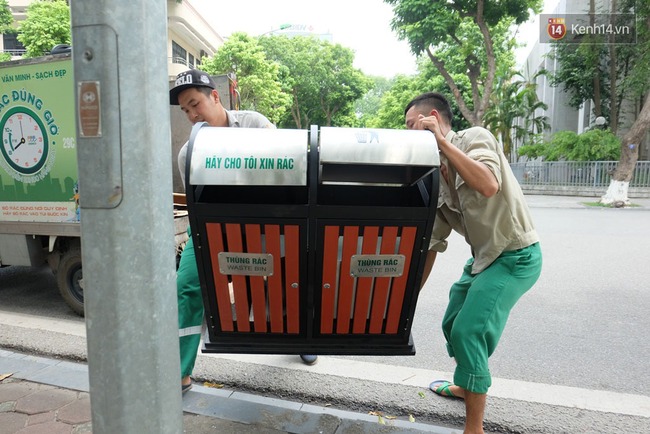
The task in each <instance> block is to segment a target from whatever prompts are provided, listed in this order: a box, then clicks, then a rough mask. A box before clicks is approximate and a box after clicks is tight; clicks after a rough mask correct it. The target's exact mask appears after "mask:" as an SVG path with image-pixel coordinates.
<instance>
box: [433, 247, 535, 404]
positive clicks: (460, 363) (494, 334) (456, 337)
mask: <svg viewBox="0 0 650 434" xmlns="http://www.w3.org/2000/svg"><path fill="white" fill-rule="evenodd" d="M473 262H474V260H473V258H472V259H470V260H469V261H468V262H467V263H466V264H465V267H464V269H463V275H462V276H461V278H460V280H458V281H457V282H456V283H454V284H453V285H452V287H451V289H450V291H449V305H448V306H447V311H446V312H445V316H444V317H443V320H442V331H443V333H444V336H445V339H446V340H447V352H448V353H449V355H450V356H451V357H454V358H455V359H456V370H455V372H454V384H456V385H458V386H460V387H462V388H463V389H465V390H468V391H470V392H474V393H487V391H488V388H489V387H490V385H491V384H492V377H491V376H490V371H489V369H488V357H490V356H491V355H492V353H493V352H494V350H495V349H496V346H497V343H498V342H499V338H500V337H501V334H502V333H503V329H504V328H505V325H506V321H507V320H508V315H509V314H510V311H511V309H512V308H513V307H514V305H515V303H517V301H518V300H519V298H520V297H521V296H522V295H523V294H524V293H525V292H526V291H528V290H529V289H530V288H531V287H532V286H533V285H534V284H535V282H536V281H537V279H538V277H539V275H540V273H541V270H542V253H541V249H540V246H539V243H535V244H533V245H531V246H528V247H525V248H523V249H519V250H513V251H508V252H503V253H502V254H501V255H500V256H499V257H498V258H497V259H495V260H494V262H493V263H492V264H490V266H489V267H488V268H486V269H485V270H483V271H481V272H480V273H477V274H472V273H471V270H472V264H473Z"/></svg>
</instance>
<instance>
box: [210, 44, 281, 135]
mask: <svg viewBox="0 0 650 434" xmlns="http://www.w3.org/2000/svg"><path fill="white" fill-rule="evenodd" d="M201 68H202V69H203V70H204V71H205V72H207V73H209V74H213V75H214V74H226V73H229V72H233V73H235V75H236V76H237V83H238V87H239V92H240V95H241V108H242V109H243V110H255V111H258V112H260V113H262V114H263V115H265V116H266V117H267V118H269V120H270V121H271V122H273V123H276V124H277V123H278V122H279V121H281V120H282V118H283V115H284V113H285V112H286V111H287V109H288V107H289V104H290V100H289V98H288V96H287V95H286V93H284V92H283V89H282V85H281V82H280V76H279V74H280V67H279V66H278V64H277V63H275V62H273V61H271V60H269V59H268V58H267V57H266V55H265V53H264V50H263V49H262V47H261V46H260V45H259V44H258V41H257V39H256V38H253V37H251V36H249V35H247V34H246V33H234V34H233V35H231V36H230V37H229V38H228V40H227V41H226V43H225V44H224V45H223V46H222V47H221V48H219V51H217V53H216V54H215V55H214V57H212V58H204V59H202V61H201Z"/></svg>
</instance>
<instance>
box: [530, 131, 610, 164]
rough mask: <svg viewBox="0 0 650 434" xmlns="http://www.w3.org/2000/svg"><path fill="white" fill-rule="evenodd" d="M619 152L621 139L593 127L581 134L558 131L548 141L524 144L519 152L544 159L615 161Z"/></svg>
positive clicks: (532, 157)
mask: <svg viewBox="0 0 650 434" xmlns="http://www.w3.org/2000/svg"><path fill="white" fill-rule="evenodd" d="M620 153H621V140H620V139H619V138H618V137H616V135H614V134H613V133H612V132H611V131H609V130H602V129H593V130H589V131H587V132H584V133H582V134H577V133H576V132H574V131H559V132H557V133H555V134H554V135H553V138H552V139H551V141H550V142H546V143H540V144H535V145H524V146H522V147H520V148H519V154H520V155H523V156H526V157H528V158H531V159H534V158H539V157H542V158H544V160H545V161H559V160H568V161H615V160H618V159H619V156H620Z"/></svg>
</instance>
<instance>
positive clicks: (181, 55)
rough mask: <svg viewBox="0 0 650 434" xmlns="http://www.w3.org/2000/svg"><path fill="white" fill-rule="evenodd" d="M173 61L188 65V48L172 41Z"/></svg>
mask: <svg viewBox="0 0 650 434" xmlns="http://www.w3.org/2000/svg"><path fill="white" fill-rule="evenodd" d="M172 63H182V64H183V65H187V50H186V49H185V48H183V47H181V46H180V45H179V44H177V43H176V42H175V41H172Z"/></svg>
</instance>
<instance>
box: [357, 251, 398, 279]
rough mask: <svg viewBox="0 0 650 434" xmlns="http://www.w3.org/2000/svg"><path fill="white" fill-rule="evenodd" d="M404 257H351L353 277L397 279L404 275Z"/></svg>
mask: <svg viewBox="0 0 650 434" xmlns="http://www.w3.org/2000/svg"><path fill="white" fill-rule="evenodd" d="M405 261H406V257H405V256H404V255H352V257H351V258H350V275H351V276H353V277H399V276H401V275H402V274H403V273H404V263H405Z"/></svg>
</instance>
